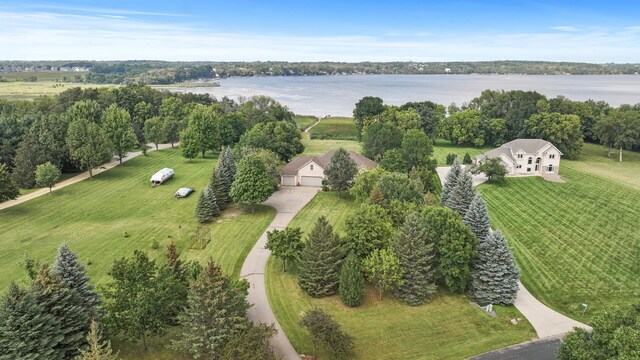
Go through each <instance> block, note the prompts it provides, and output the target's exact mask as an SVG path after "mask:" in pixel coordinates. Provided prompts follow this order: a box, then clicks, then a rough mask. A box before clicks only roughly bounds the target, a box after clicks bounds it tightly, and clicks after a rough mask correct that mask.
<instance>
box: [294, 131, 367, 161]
mask: <svg viewBox="0 0 640 360" xmlns="http://www.w3.org/2000/svg"><path fill="white" fill-rule="evenodd" d="M316 126H318V125H316ZM313 129H315V127H314V128H313ZM313 129H312V130H313ZM302 144H304V152H303V153H302V154H301V155H322V154H324V153H326V152H327V151H329V150H337V149H339V148H344V149H346V150H351V151H355V152H358V153H361V152H362V146H361V145H360V143H359V142H357V141H355V140H318V139H311V138H310V136H309V134H308V133H302Z"/></svg>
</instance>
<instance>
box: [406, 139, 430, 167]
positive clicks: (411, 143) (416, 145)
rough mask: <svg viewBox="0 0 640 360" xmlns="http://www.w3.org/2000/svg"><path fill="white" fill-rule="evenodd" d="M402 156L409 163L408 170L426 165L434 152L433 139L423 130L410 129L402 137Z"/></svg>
mask: <svg viewBox="0 0 640 360" xmlns="http://www.w3.org/2000/svg"><path fill="white" fill-rule="evenodd" d="M401 152H402V158H403V159H404V161H405V162H406V164H407V169H406V171H409V170H411V169H413V168H418V167H426V166H427V165H429V158H430V157H431V154H432V153H433V145H432V143H431V139H429V138H428V137H427V135H426V134H425V133H424V132H423V131H421V130H409V131H407V132H406V133H405V134H404V136H403V137H402V144H401Z"/></svg>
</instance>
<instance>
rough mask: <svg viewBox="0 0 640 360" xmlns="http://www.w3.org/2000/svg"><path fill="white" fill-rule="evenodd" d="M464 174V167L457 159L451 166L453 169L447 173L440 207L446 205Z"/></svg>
mask: <svg viewBox="0 0 640 360" xmlns="http://www.w3.org/2000/svg"><path fill="white" fill-rule="evenodd" d="M461 173H462V166H460V163H459V162H458V160H457V159H455V160H453V165H451V169H449V172H448V173H447V176H446V177H445V178H444V186H443V187H442V193H441V194H440V205H445V204H446V203H447V200H449V197H450V196H451V193H453V189H454V188H455V187H456V184H457V183H458V178H459V177H460V174H461Z"/></svg>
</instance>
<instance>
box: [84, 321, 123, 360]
mask: <svg viewBox="0 0 640 360" xmlns="http://www.w3.org/2000/svg"><path fill="white" fill-rule="evenodd" d="M87 343H88V344H89V347H88V349H81V350H80V355H78V356H77V357H76V358H75V360H116V359H118V354H117V353H116V354H114V353H113V350H112V349H111V342H110V341H109V340H102V336H101V334H100V329H99V326H98V323H97V322H96V321H95V320H94V321H92V322H91V326H90V328H89V334H88V335H87Z"/></svg>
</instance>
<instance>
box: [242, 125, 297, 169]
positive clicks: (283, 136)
mask: <svg viewBox="0 0 640 360" xmlns="http://www.w3.org/2000/svg"><path fill="white" fill-rule="evenodd" d="M301 138H302V136H301V135H300V130H298V128H297V127H296V126H295V125H294V124H292V123H289V122H284V121H270V122H263V123H259V124H258V125H256V126H255V127H253V128H252V129H251V130H249V131H247V132H246V133H245V134H244V135H242V137H241V138H240V144H241V145H242V146H245V147H250V148H261V149H267V150H271V151H273V152H274V153H276V154H278V156H280V159H281V160H282V161H285V162H288V161H289V160H291V159H292V158H293V157H294V156H296V155H298V154H300V153H301V152H302V151H303V150H304V145H302V141H301Z"/></svg>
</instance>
